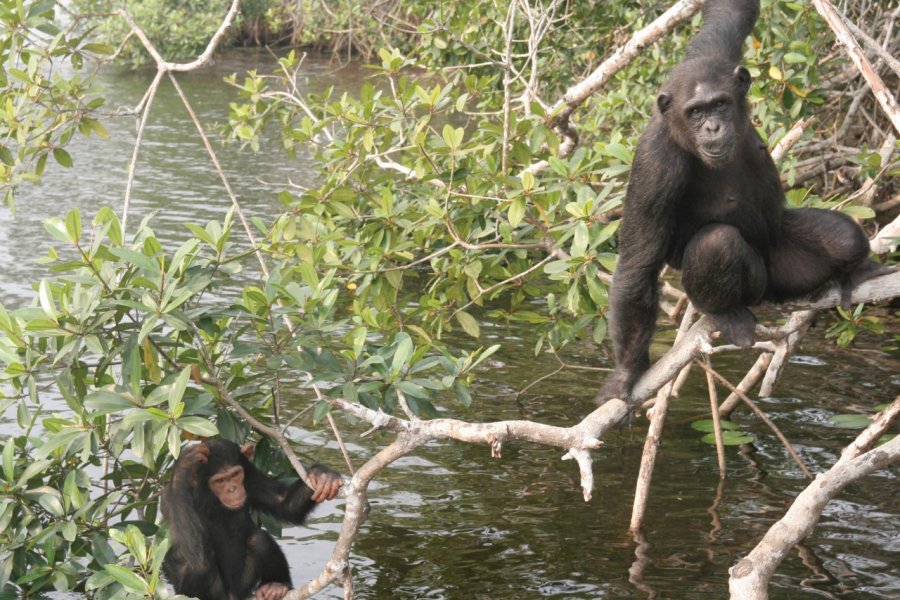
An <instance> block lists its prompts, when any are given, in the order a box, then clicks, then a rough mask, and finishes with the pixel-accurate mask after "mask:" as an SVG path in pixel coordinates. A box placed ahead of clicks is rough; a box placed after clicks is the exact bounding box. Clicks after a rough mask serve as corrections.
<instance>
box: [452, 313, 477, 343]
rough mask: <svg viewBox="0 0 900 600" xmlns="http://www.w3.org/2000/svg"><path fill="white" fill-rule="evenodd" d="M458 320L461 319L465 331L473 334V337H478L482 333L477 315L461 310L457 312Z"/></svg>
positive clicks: (460, 322)
mask: <svg viewBox="0 0 900 600" xmlns="http://www.w3.org/2000/svg"><path fill="white" fill-rule="evenodd" d="M456 320H457V321H459V324H460V326H461V327H462V328H463V331H465V332H466V333H468V334H469V335H471V336H472V337H473V338H477V337H479V336H480V335H481V328H480V327H479V326H478V321H476V320H475V317H473V316H472V315H470V314H469V313H467V312H465V311H462V310H461V311H459V312H458V313H456Z"/></svg>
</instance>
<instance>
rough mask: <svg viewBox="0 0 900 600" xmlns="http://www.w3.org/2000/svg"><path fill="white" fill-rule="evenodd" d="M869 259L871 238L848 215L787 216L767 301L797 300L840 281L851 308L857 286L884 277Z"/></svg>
mask: <svg viewBox="0 0 900 600" xmlns="http://www.w3.org/2000/svg"><path fill="white" fill-rule="evenodd" d="M868 256H869V240H868V239H867V238H866V234H865V233H864V232H863V230H862V229H861V228H860V227H859V225H857V224H856V223H855V222H854V221H853V220H852V219H851V218H850V217H848V216H847V215H844V214H842V213H839V212H835V211H831V210H821V209H815V208H799V209H793V210H788V211H786V212H785V216H784V222H783V227H782V231H781V235H779V236H778V239H777V241H776V243H775V246H774V247H773V248H772V253H771V264H770V265H769V285H768V288H767V289H766V296H765V297H766V299H768V300H773V301H780V300H785V299H788V298H796V297H799V296H804V295H806V294H809V293H810V292H813V291H815V290H816V289H818V288H820V287H821V286H823V285H824V284H826V283H827V282H828V281H830V280H836V281H837V282H838V283H840V284H841V285H842V288H843V296H844V298H843V300H846V301H847V302H849V294H850V290H851V289H852V288H853V286H855V285H856V284H857V283H859V282H861V281H864V280H865V279H867V278H868V277H871V276H873V275H877V274H878V272H879V269H878V266H877V265H875V263H871V262H870V261H869V260H868ZM845 303H846V302H845Z"/></svg>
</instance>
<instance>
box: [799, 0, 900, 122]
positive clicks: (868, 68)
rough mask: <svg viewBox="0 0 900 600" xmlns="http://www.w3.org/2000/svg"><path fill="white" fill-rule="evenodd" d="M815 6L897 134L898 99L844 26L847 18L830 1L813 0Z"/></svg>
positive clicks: (898, 118) (899, 113)
mask: <svg viewBox="0 0 900 600" xmlns="http://www.w3.org/2000/svg"><path fill="white" fill-rule="evenodd" d="M813 5H814V6H815V7H816V10H817V11H819V14H821V15H822V17H823V18H824V19H825V21H826V22H827V23H828V26H829V27H831V29H832V31H834V34H835V37H836V38H837V41H838V43H839V44H840V45H842V46H843V47H844V50H845V51H846V52H847V56H849V57H850V60H852V61H853V64H854V65H856V68H857V69H858V70H859V72H860V73H861V74H862V76H863V78H865V80H866V82H867V83H868V84H869V87H871V88H872V93H874V94H875V99H876V100H878V104H879V105H880V106H881V109H882V110H883V111H884V112H885V114H886V115H887V116H888V118H889V119H890V120H891V123H892V124H893V125H894V129H896V130H897V132H900V106H898V105H897V99H896V98H894V96H892V95H891V93H890V91H889V90H888V89H887V87H886V86H885V85H884V81H882V80H881V77H880V76H879V75H878V72H877V71H876V70H875V67H873V66H872V63H870V62H869V59H868V58H866V55H865V53H864V52H863V51H862V49H861V48H860V47H859V44H858V43H857V42H856V39H855V38H854V37H853V35H852V34H851V33H850V31H849V30H848V29H847V26H846V25H845V24H844V20H845V19H846V17H844V16H843V15H842V14H841V13H840V12H839V11H838V10H837V9H836V8H835V7H834V5H833V4H831V2H829V1H828V0H813Z"/></svg>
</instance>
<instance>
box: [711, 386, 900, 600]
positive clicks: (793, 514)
mask: <svg viewBox="0 0 900 600" xmlns="http://www.w3.org/2000/svg"><path fill="white" fill-rule="evenodd" d="M898 415H900V396H898V397H897V398H896V399H895V400H894V402H893V403H892V404H891V406H889V407H888V408H887V409H885V411H884V412H883V413H882V414H881V415H880V416H879V418H878V419H877V420H876V421H875V422H874V423H872V424H871V425H870V426H869V427H868V428H866V430H865V431H863V432H862V433H861V434H860V435H859V436H858V437H857V439H856V441H855V442H854V443H853V444H851V446H850V447H849V448H848V449H847V450H845V452H844V455H843V456H841V458H840V459H839V460H838V461H837V463H835V465H834V466H833V467H832V468H831V469H829V470H828V471H827V472H825V473H822V474H821V475H819V476H818V477H816V479H815V481H813V482H812V483H810V484H809V485H808V486H807V487H806V489H805V490H803V491H802V492H801V493H800V494H799V495H798V496H797V499H796V500H795V501H794V503H793V504H792V505H791V507H790V508H789V509H788V511H787V513H786V514H785V515H784V517H782V518H781V520H780V521H778V522H777V523H775V525H773V526H772V527H771V528H770V529H769V531H768V532H767V533H766V535H765V536H764V537H763V539H762V540H761V541H760V542H759V544H757V546H756V547H755V548H754V549H753V550H752V551H751V552H750V554H748V555H747V556H746V557H745V558H743V559H742V560H741V561H740V562H738V563H737V564H736V565H734V566H733V567H731V569H729V573H730V574H731V579H729V582H728V589H729V590H730V592H731V598H732V600H764V599H765V598H768V597H769V594H768V585H769V581H770V580H771V578H772V575H773V574H774V573H775V569H777V568H778V565H779V564H781V561H782V560H784V558H785V556H787V553H788V552H789V551H790V549H791V548H793V547H794V546H795V545H796V544H797V543H799V542H801V541H802V540H803V539H804V538H806V537H807V536H808V535H809V534H810V533H812V531H813V529H814V528H815V526H816V523H818V521H819V517H820V516H821V515H822V511H823V510H824V508H825V505H826V504H827V503H828V502H829V501H831V500H832V499H833V498H834V497H835V496H837V494H838V493H840V491H841V490H842V489H844V487H846V486H847V485H848V484H850V483H852V482H854V481H856V480H857V479H861V478H862V477H865V476H866V475H869V474H870V473H872V472H873V471H877V470H878V469H881V468H884V467H885V466H887V465H889V464H891V463H892V462H895V461H897V460H898V459H900V436H898V437H895V438H894V439H892V440H891V441H889V442H887V443H886V444H884V445H882V446H879V447H878V448H875V449H873V450H869V451H868V452H866V453H865V454H860V452H861V451H862V449H864V448H867V447H869V446H870V445H871V444H872V443H873V442H874V440H877V439H878V438H879V437H880V436H881V435H882V434H883V433H884V432H885V431H886V430H887V428H888V427H889V426H890V424H891V423H892V422H893V421H894V420H896V418H897V416H898Z"/></svg>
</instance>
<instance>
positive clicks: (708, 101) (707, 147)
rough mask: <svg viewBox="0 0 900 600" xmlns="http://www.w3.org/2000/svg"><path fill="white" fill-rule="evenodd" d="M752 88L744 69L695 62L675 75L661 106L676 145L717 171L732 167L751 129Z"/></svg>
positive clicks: (661, 96) (661, 97)
mask: <svg viewBox="0 0 900 600" xmlns="http://www.w3.org/2000/svg"><path fill="white" fill-rule="evenodd" d="M749 88H750V73H748V72H747V69H745V68H744V67H741V66H739V65H733V64H730V63H724V64H723V63H722V62H721V61H718V60H716V59H714V58H704V59H694V60H689V61H687V62H684V63H682V64H681V65H679V66H678V67H677V68H676V69H675V70H674V71H673V72H672V75H671V76H670V77H669V80H668V81H667V82H666V84H665V85H664V86H663V89H662V92H661V93H660V94H659V97H658V98H657V100H656V104H657V107H658V108H659V112H660V114H662V116H663V119H664V120H665V123H666V128H667V130H668V131H669V134H670V135H671V136H672V138H673V139H674V140H675V142H676V143H677V144H678V145H679V146H681V147H682V148H684V149H685V150H687V151H688V152H690V153H691V154H693V155H694V156H696V157H697V158H699V159H700V160H701V161H703V163H704V164H705V165H706V166H708V167H709V168H711V169H716V168H720V167H723V166H725V165H726V164H728V163H729V161H730V160H731V159H732V157H733V156H734V155H735V152H734V150H735V147H736V145H737V142H738V141H739V140H742V139H744V136H745V134H746V132H747V129H748V127H749V126H750V119H749V117H748V115H747V101H746V96H747V90H748V89H749Z"/></svg>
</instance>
